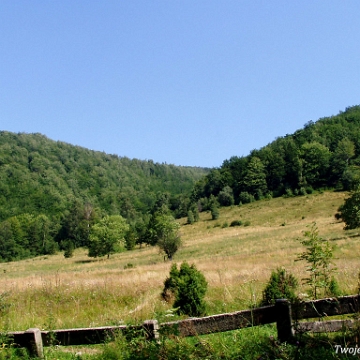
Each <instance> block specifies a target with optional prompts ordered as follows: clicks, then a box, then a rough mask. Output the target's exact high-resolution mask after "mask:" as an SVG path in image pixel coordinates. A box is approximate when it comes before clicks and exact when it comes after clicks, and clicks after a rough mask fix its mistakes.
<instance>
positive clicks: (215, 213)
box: [211, 206, 220, 220]
mask: <svg viewBox="0 0 360 360" xmlns="http://www.w3.org/2000/svg"><path fill="white" fill-rule="evenodd" d="M219 215H220V212H219V209H218V208H217V207H216V206H213V207H212V208H211V218H212V219H213V220H217V219H218V218H219Z"/></svg>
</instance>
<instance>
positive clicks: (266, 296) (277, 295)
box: [261, 268, 298, 305]
mask: <svg viewBox="0 0 360 360" xmlns="http://www.w3.org/2000/svg"><path fill="white" fill-rule="evenodd" d="M297 286H298V280H297V279H296V278H295V276H294V275H292V274H290V273H288V272H287V271H286V270H285V269H284V268H277V269H276V271H272V273H271V276H270V280H269V282H268V283H267V285H266V287H265V289H264V291H263V298H262V302H261V304H262V305H271V304H275V300H276V299H288V300H290V301H294V300H295V299H296V295H295V291H296V289H297Z"/></svg>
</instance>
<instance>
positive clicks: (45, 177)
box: [0, 131, 208, 261]
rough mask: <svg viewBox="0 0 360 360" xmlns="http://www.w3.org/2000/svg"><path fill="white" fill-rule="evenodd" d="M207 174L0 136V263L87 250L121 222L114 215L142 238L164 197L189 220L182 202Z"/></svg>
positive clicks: (41, 139)
mask: <svg viewBox="0 0 360 360" xmlns="http://www.w3.org/2000/svg"><path fill="white" fill-rule="evenodd" d="M207 171H208V170H207V169H203V168H197V167H184V166H183V167H182V166H175V165H171V164H159V163H156V162H154V161H152V160H146V161H141V160H137V159H129V158H126V157H119V156H117V155H109V154H105V153H103V152H98V151H92V150H88V149H85V148H82V147H79V146H73V145H70V144H67V143H64V142H60V141H57V142H56V141H52V140H50V139H48V138H47V137H46V136H44V135H41V134H25V133H18V134H15V133H11V132H7V131H1V132H0V261H11V260H18V259H23V258H27V257H33V256H36V255H42V254H52V253H54V252H56V251H57V250H59V249H64V248H66V249H71V248H72V247H73V248H77V247H80V246H88V245H89V241H90V239H91V236H92V239H94V237H95V233H96V234H97V236H98V237H100V235H99V234H100V233H101V225H104V224H107V227H108V226H110V224H112V221H113V220H115V222H116V223H121V221H120V218H116V216H120V217H121V218H122V219H125V220H126V226H125V228H126V227H127V226H128V227H129V231H130V228H131V229H135V230H136V229H140V230H137V232H136V235H134V236H136V237H138V236H139V235H138V233H139V232H141V231H142V228H143V227H144V226H143V224H147V222H148V220H149V219H150V217H151V211H152V209H153V207H154V206H155V204H156V201H157V198H158V197H159V196H160V195H161V194H167V199H168V207H169V208H170V209H171V211H172V214H174V215H175V216H176V217H180V216H186V211H187V208H186V206H183V204H186V203H187V201H186V200H184V199H188V198H189V195H190V193H191V190H192V188H193V186H194V184H195V182H196V181H197V180H198V179H200V178H201V177H202V176H203V175H204V174H206V173H207ZM114 217H115V218H114ZM109 220H110V223H109ZM135 223H137V225H136V226H135V225H134V224H135ZM95 225H96V227H94V226H95ZM91 229H92V231H90V230H91ZM135 230H133V234H135ZM129 231H127V232H129ZM90 235H91V236H90ZM129 236H130V235H129ZM129 244H130V243H129ZM129 244H128V247H129V246H130V245H129ZM130 247H131V246H130ZM120 248H121V246H120ZM120 248H119V249H120ZM119 249H118V250H119ZM103 251H104V250H101V251H100V249H98V250H97V251H95V253H96V252H97V253H101V252H103ZM91 254H94V251H92V252H91Z"/></svg>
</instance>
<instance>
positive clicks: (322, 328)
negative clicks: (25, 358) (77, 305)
mask: <svg viewBox="0 0 360 360" xmlns="http://www.w3.org/2000/svg"><path fill="white" fill-rule="evenodd" d="M359 301H360V295H351V296H343V297H339V298H327V299H321V300H314V301H306V302H301V303H299V304H296V305H290V303H289V302H288V301H287V300H286V299H279V300H276V303H275V305H271V306H264V307H259V308H255V309H249V310H243V311H237V312H233V313H226V314H219V315H213V316H207V317H202V318H190V319H186V320H179V321H173V322H166V323H161V324H158V322H157V321H156V320H147V321H145V322H144V323H143V324H142V325H140V326H126V325H121V326H103V327H97V328H78V329H63V330H53V331H40V330H39V329H35V328H34V329H28V330H27V331H16V332H11V333H8V334H7V335H8V336H9V339H10V341H11V343H12V344H14V345H16V346H20V347H26V348H28V349H29V351H30V353H31V354H33V355H35V356H38V357H40V358H41V357H43V346H50V345H62V346H67V345H89V344H101V343H103V342H105V341H109V340H112V339H114V337H115V336H116V334H117V333H119V332H122V333H128V334H130V335H131V332H136V331H144V333H145V335H146V337H147V338H148V339H149V340H150V339H157V338H158V337H159V333H164V334H177V335H179V336H184V337H185V336H195V335H205V334H212V333H217V332H225V331H231V330H238V329H242V328H246V327H251V326H259V325H265V324H270V323H276V326H277V332H278V339H279V340H280V341H281V342H284V341H290V340H291V339H292V338H293V337H294V335H295V333H296V332H306V331H310V332H333V331H339V330H341V329H342V328H345V327H346V328H349V327H352V326H353V324H354V323H356V322H355V321H354V320H333V321H312V322H298V320H302V319H310V318H325V317H329V316H335V315H343V314H353V313H359V310H360V309H359Z"/></svg>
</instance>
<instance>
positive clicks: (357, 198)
mask: <svg viewBox="0 0 360 360" xmlns="http://www.w3.org/2000/svg"><path fill="white" fill-rule="evenodd" d="M338 211H339V212H338V213H337V214H335V217H336V218H337V219H338V220H339V219H341V220H342V221H344V222H345V227H344V229H345V230H350V229H356V228H358V227H360V185H359V186H358V187H357V189H356V190H355V191H353V192H352V193H351V195H350V197H348V198H347V199H346V200H345V202H344V204H343V205H341V206H340V207H339V209H338Z"/></svg>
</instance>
